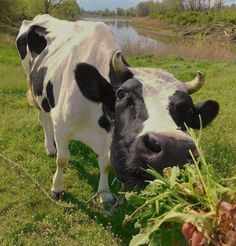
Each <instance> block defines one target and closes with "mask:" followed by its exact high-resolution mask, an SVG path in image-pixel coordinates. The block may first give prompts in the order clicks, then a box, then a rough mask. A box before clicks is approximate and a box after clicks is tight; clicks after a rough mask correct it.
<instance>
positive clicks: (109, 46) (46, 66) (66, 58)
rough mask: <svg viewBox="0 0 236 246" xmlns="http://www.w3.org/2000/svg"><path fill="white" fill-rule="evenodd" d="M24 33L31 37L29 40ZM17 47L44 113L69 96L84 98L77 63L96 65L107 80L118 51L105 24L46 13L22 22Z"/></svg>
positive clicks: (31, 86)
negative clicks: (64, 18)
mask: <svg viewBox="0 0 236 246" xmlns="http://www.w3.org/2000/svg"><path fill="white" fill-rule="evenodd" d="M27 35H28V37H29V36H30V35H31V36H33V38H32V40H30V38H28V37H26V36H27ZM34 35H35V37H34ZM28 42H31V44H30V43H28ZM34 42H35V44H34ZM40 42H41V43H40ZM32 44H33V45H32ZM17 46H18V50H19V51H20V55H21V58H22V61H23V65H24V67H25V70H26V73H27V76H28V80H29V85H30V89H31V91H32V94H33V95H34V96H35V99H36V101H37V103H38V105H39V106H40V107H41V109H42V110H44V111H46V112H50V111H51V110H52V109H54V108H55V107H56V106H57V104H58V102H59V103H60V100H61V103H64V101H65V100H66V99H67V103H68V100H70V99H69V97H70V98H77V100H82V101H83V100H86V99H85V98H81V92H80V91H79V88H78V85H77V82H76V80H75V75H74V71H75V69H76V66H77V65H78V64H79V63H87V64H90V65H92V66H94V67H96V69H97V70H98V71H99V73H100V74H101V75H102V76H103V77H104V78H105V79H106V80H107V81H110V80H109V67H110V66H109V64H110V60H111V57H112V54H113V53H114V52H115V51H117V50H119V46H118V44H117V43H116V41H115V40H114V37H113V35H112V33H111V32H110V30H109V28H108V27H107V26H106V25H105V24H104V23H98V22H97V23H96V22H89V21H81V20H80V21H77V22H69V21H63V20H58V19H56V18H53V17H51V16H49V15H40V16H36V17H35V18H34V19H33V20H32V21H23V23H22V26H21V28H20V32H19V34H18V37H17ZM34 46H37V47H36V48H35V47H34ZM38 47H39V48H38ZM34 48H35V50H34ZM60 98H61V99H60ZM78 98H80V99H78ZM60 107H61V106H60Z"/></svg>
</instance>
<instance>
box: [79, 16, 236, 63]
mask: <svg viewBox="0 0 236 246" xmlns="http://www.w3.org/2000/svg"><path fill="white" fill-rule="evenodd" d="M84 19H85V20H88V21H101V22H104V23H106V24H107V25H108V26H109V28H110V29H111V31H112V32H113V34H114V36H115V38H116V40H117V41H118V42H119V44H120V46H121V48H122V50H123V51H124V52H125V53H126V54H128V55H144V54H146V55H155V56H157V57H166V56H178V57H183V58H188V59H198V58H199V59H211V60H236V52H235V50H234V51H233V49H232V46H229V45H224V44H222V43H220V42H215V41H209V40H205V39H204V38H201V36H199V37H197V38H195V39H190V38H188V37H179V36H171V37H168V36H163V35H151V36H152V37H150V36H149V35H148V34H147V35H143V34H141V33H140V32H139V31H138V30H136V29H135V27H133V26H131V25H130V24H129V21H128V20H127V19H115V18H114V19H112V18H84Z"/></svg>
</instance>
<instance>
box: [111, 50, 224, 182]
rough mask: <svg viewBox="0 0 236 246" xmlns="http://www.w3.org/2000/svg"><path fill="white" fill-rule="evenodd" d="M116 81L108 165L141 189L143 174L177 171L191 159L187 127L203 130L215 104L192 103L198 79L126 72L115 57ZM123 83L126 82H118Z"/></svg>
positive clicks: (143, 71) (199, 84)
mask: <svg viewBox="0 0 236 246" xmlns="http://www.w3.org/2000/svg"><path fill="white" fill-rule="evenodd" d="M112 64H113V69H114V71H115V73H116V74H118V75H119V76H120V78H121V79H120V83H119V82H117V81H119V80H117V81H116V83H115V84H114V86H115V88H116V103H115V129H114V133H113V142H112V146H111V161H112V165H113V167H114V170H115V172H116V175H117V177H118V179H119V180H120V181H121V182H122V183H125V184H128V185H130V186H136V187H143V186H144V185H145V181H146V180H148V179H151V177H150V176H149V175H148V174H147V172H145V171H144V169H147V168H148V167H152V168H154V169H155V170H157V171H162V170H163V168H165V167H167V166H173V165H179V166H183V165H184V164H186V163H187V162H188V161H189V160H190V159H191V155H190V153H189V150H191V151H192V153H193V154H194V155H197V151H196V147H195V145H194V143H193V140H192V139H191V137H190V136H189V135H187V134H186V132H185V131H186V129H185V124H186V125H187V126H188V127H191V128H195V129H199V128H200V126H201V124H200V120H199V115H200V116H201V120H202V126H203V127H205V126H207V125H208V124H209V123H210V122H211V121H212V120H213V119H214V118H215V117H216V115H217V113H218V110H219V105H218V103H217V102H215V101H213V100H207V101H204V102H202V103H197V104H194V103H193V101H192V98H191V97H190V94H191V93H194V92H195V91H197V90H199V89H200V88H201V87H202V85H203V83H204V76H203V74H202V73H200V72H198V73H197V77H196V78H195V79H194V80H193V81H191V82H187V83H182V82H180V81H178V80H177V79H176V78H174V77H173V76H172V75H171V74H169V73H167V72H165V71H163V70H160V69H153V68H136V69H132V68H127V66H126V64H125V63H124V60H123V58H122V56H121V53H120V52H117V53H116V54H115V55H114V57H113V62H112ZM122 76H123V78H125V77H126V78H128V79H127V80H125V81H122Z"/></svg>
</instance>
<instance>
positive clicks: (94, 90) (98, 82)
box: [75, 63, 115, 111]
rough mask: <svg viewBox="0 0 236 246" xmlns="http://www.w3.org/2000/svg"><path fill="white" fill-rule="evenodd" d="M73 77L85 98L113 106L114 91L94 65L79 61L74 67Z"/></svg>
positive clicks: (109, 106)
mask: <svg viewBox="0 0 236 246" xmlns="http://www.w3.org/2000/svg"><path fill="white" fill-rule="evenodd" d="M75 79H76V82H77V84H78V86H79V89H80V91H81V92H82V94H83V95H84V96H85V97H86V98H87V99H89V100H90V101H93V102H97V103H103V104H105V105H106V106H107V107H108V108H111V106H112V108H114V105H115V92H114V91H113V88H112V86H111V85H110V84H109V83H108V82H107V81H106V80H105V79H104V78H103V76H102V75H101V74H100V73H99V72H98V70H97V69H96V68H95V67H94V66H92V65H90V64H87V63H79V64H78V65H77V66H76V69H75ZM112 111H113V110H112Z"/></svg>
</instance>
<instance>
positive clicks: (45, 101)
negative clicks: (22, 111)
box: [42, 97, 51, 113]
mask: <svg viewBox="0 0 236 246" xmlns="http://www.w3.org/2000/svg"><path fill="white" fill-rule="evenodd" d="M42 108H43V110H44V111H45V112H47V113H49V112H50V111H51V108H50V105H49V103H48V99H47V98H46V97H45V98H44V99H43V101H42Z"/></svg>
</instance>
